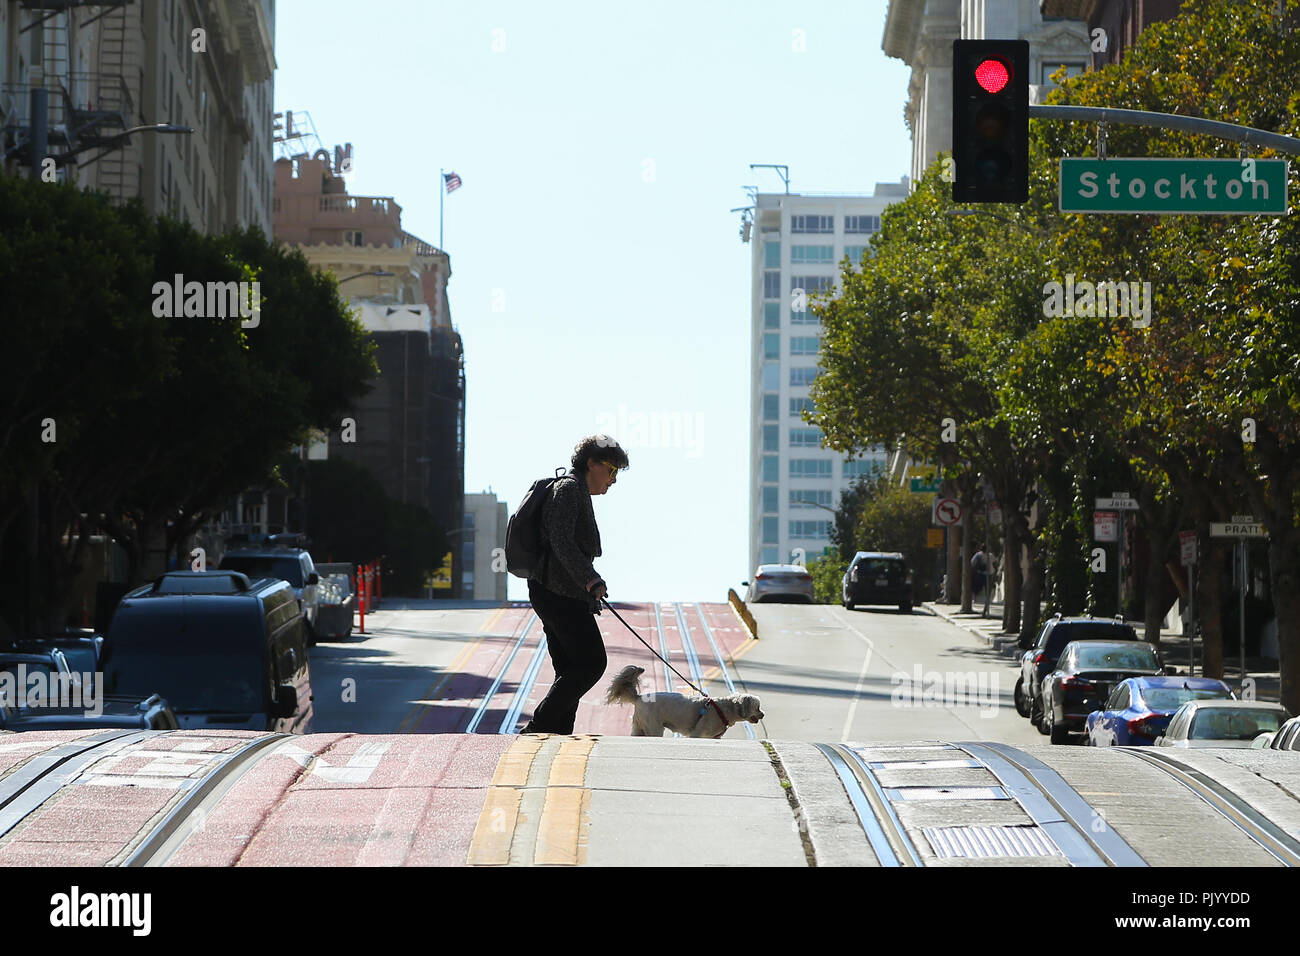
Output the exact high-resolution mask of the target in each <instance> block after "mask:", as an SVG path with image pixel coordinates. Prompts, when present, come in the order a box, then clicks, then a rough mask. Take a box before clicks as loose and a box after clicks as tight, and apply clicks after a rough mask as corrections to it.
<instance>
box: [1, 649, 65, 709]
mask: <svg viewBox="0 0 1300 956" xmlns="http://www.w3.org/2000/svg"><path fill="white" fill-rule="evenodd" d="M33 675H39V677H38V678H37V680H36V681H34V682H29V679H30V678H31V677H32V676H33ZM74 684H75V685H79V684H80V675H78V674H74V673H73V672H72V668H70V667H69V666H68V660H67V658H66V657H64V656H63V652H62V651H60V650H58V649H57V648H40V649H35V650H32V651H30V652H27V653H24V652H22V651H4V652H0V705H3V706H5V707H21V706H22V705H23V703H24V701H25V700H26V699H27V697H28V695H29V693H31V694H32V695H33V696H35V694H37V693H39V695H40V696H39V698H38V699H39V700H42V701H46V700H47V698H48V697H51V696H54V695H55V694H62V693H68V694H70V693H72V692H73V685H74ZM76 694H77V696H78V697H80V695H81V691H80V688H79V687H78V688H77V690H76Z"/></svg>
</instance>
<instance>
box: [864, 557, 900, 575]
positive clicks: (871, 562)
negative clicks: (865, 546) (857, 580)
mask: <svg viewBox="0 0 1300 956" xmlns="http://www.w3.org/2000/svg"><path fill="white" fill-rule="evenodd" d="M902 570H903V563H902V562H901V561H892V560H890V559H889V558H867V559H866V560H865V561H859V562H858V574H900V573H902Z"/></svg>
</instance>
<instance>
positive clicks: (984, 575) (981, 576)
mask: <svg viewBox="0 0 1300 956" xmlns="http://www.w3.org/2000/svg"><path fill="white" fill-rule="evenodd" d="M970 566H971V571H972V572H973V573H972V578H973V580H972V581H971V587H972V590H973V591H974V593H975V594H983V593H984V589H985V588H986V587H988V577H989V551H988V545H987V544H985V545H980V549H979V550H978V551H976V552H975V557H973V558H971V562H970Z"/></svg>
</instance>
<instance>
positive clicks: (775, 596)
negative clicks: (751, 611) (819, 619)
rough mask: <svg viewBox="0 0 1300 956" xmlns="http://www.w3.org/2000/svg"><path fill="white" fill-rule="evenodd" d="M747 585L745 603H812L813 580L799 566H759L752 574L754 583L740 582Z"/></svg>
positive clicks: (805, 569)
mask: <svg viewBox="0 0 1300 956" xmlns="http://www.w3.org/2000/svg"><path fill="white" fill-rule="evenodd" d="M741 583H743V584H747V585H749V591H748V593H747V594H746V595H745V603H747V604H757V603H759V602H761V601H784V602H788V603H804V604H811V603H812V602H813V579H812V575H811V574H810V573H808V569H807V568H805V567H804V566H803V565H799V564H760V565H759V566H758V570H756V571H755V572H754V581H753V583H752V584H750V582H749V581H743V582H741Z"/></svg>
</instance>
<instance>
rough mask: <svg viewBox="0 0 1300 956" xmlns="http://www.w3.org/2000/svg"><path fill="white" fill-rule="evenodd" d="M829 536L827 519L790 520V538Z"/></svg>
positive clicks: (829, 526)
mask: <svg viewBox="0 0 1300 956" xmlns="http://www.w3.org/2000/svg"><path fill="white" fill-rule="evenodd" d="M764 520H766V519H764ZM830 536H831V523H830V522H829V521H791V522H790V537H792V538H829V537H830Z"/></svg>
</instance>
